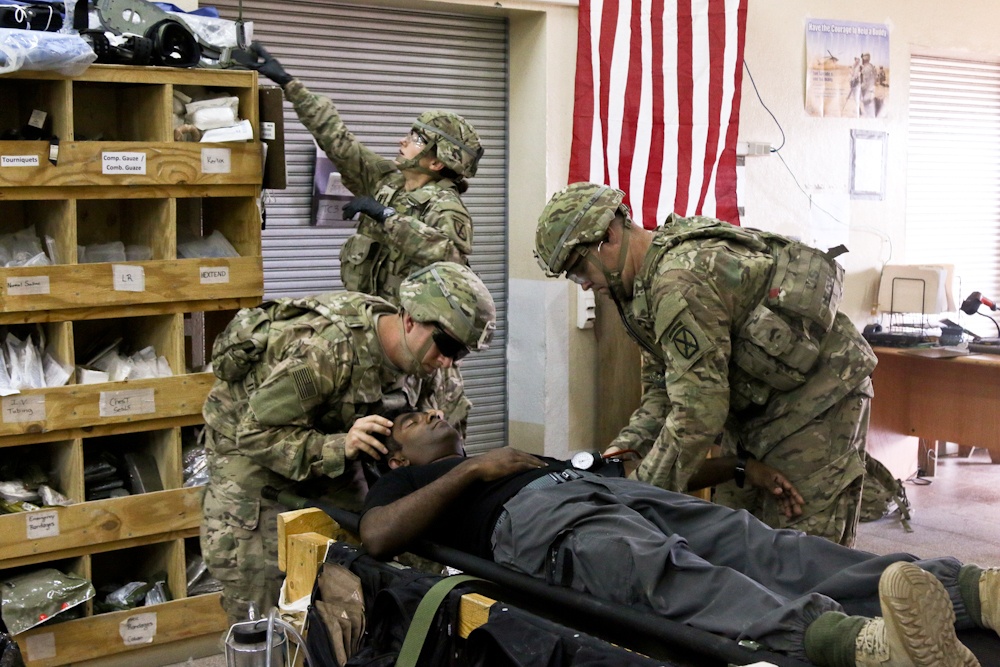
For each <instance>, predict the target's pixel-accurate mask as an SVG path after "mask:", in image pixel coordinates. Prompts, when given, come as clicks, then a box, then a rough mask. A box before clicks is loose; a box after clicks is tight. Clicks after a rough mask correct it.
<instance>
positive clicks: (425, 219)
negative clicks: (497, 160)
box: [234, 42, 483, 304]
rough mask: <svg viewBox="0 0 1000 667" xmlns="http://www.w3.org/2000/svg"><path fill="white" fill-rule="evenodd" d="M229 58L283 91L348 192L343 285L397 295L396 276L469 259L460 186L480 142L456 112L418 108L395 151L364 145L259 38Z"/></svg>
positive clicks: (468, 226) (468, 225) (468, 224)
mask: <svg viewBox="0 0 1000 667" xmlns="http://www.w3.org/2000/svg"><path fill="white" fill-rule="evenodd" d="M234 58H235V59H236V60H237V62H239V63H240V64H241V65H243V66H244V67H248V68H250V69H254V70H257V71H258V72H260V73H261V74H263V75H264V76H266V77H268V78H269V79H271V80H272V81H274V82H275V83H277V84H278V85H279V86H281V87H282V89H284V91H285V97H286V98H288V100H289V101H290V102H291V103H292V104H293V105H294V107H295V112H296V113H297V114H298V116H299V120H301V121H302V124H303V125H305V126H306V129H308V130H309V131H310V132H311V133H312V135H313V137H314V138H315V139H316V142H317V143H318V144H319V146H320V148H322V149H323V150H324V151H325V152H326V154H327V156H328V157H329V158H330V159H331V160H332V161H333V163H334V164H335V165H336V166H337V169H338V170H339V171H340V175H341V179H342V181H343V183H344V185H345V186H347V188H348V189H349V190H350V191H351V192H352V193H354V195H355V197H354V199H352V200H351V201H350V202H349V203H348V204H347V205H346V206H345V207H344V217H345V218H346V219H351V218H353V217H354V215H356V214H357V213H361V214H362V215H361V219H360V222H359V223H358V230H357V233H355V234H354V236H352V237H351V238H350V239H348V240H347V243H345V244H344V248H343V250H342V251H341V253H340V275H341V280H342V281H343V283H344V287H345V288H346V289H348V290H351V291H357V292H365V293H367V294H372V295H374V296H379V297H382V298H383V299H386V300H388V301H391V302H392V303H397V304H398V303H399V284H400V283H401V282H402V281H403V279H404V278H406V276H408V275H409V274H411V273H413V272H414V271H416V270H417V269H421V268H423V267H425V266H427V265H428V264H431V263H432V262H437V261H451V262H458V263H461V264H468V257H469V255H470V254H471V253H472V219H471V217H470V216H469V211H468V210H467V209H466V208H465V204H463V203H462V199H461V194H462V193H463V192H465V191H466V190H467V189H468V187H469V185H468V183H467V181H466V179H467V178H471V177H473V176H475V175H476V169H477V167H478V165H479V159H480V158H481V157H482V155H483V148H482V146H481V145H480V142H479V135H478V134H477V133H476V130H475V129H474V128H473V127H472V125H471V124H470V123H469V122H468V121H467V120H465V119H464V118H462V117H461V116H459V115H457V114H454V113H451V112H448V111H425V112H424V113H422V114H420V116H419V117H418V118H417V119H416V120H415V121H414V123H413V126H412V127H411V129H410V131H409V133H408V134H406V136H404V137H403V138H402V139H401V140H400V141H399V154H398V155H397V156H396V158H395V159H388V158H384V157H382V156H380V155H377V154H375V153H374V152H373V151H371V150H370V149H368V148H366V147H365V146H364V145H363V144H362V143H361V142H359V141H358V140H357V138H356V137H355V136H354V135H353V134H352V133H351V132H350V131H349V130H348V129H347V127H346V126H345V125H344V122H343V120H341V118H340V114H339V113H338V112H337V107H336V106H334V104H333V102H332V101H330V100H329V99H328V98H326V97H323V96H321V95H315V94H313V93H310V92H309V90H308V89H307V88H306V87H305V86H304V85H303V84H302V82H301V81H299V80H298V79H296V78H294V77H293V76H292V75H290V74H288V73H287V72H286V71H285V69H284V67H282V65H281V63H280V62H278V60H277V59H276V58H275V57H274V56H272V55H271V54H270V53H268V51H267V49H265V48H264V47H263V46H262V45H261V44H260V43H258V42H254V43H253V44H251V46H250V49H249V51H248V52H238V53H236V54H234Z"/></svg>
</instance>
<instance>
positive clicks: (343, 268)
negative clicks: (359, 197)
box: [340, 178, 453, 304]
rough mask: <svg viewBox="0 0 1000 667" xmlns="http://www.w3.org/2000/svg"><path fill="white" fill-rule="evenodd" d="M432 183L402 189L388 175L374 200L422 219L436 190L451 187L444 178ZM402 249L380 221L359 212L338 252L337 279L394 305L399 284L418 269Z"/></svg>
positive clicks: (436, 194)
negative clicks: (354, 228) (353, 229)
mask: <svg viewBox="0 0 1000 667" xmlns="http://www.w3.org/2000/svg"><path fill="white" fill-rule="evenodd" d="M436 185H437V187H427V186H424V187H422V188H418V189H416V190H413V191H412V192H404V191H403V190H402V182H401V180H399V179H397V178H391V179H389V180H388V181H387V182H385V183H383V184H382V187H381V188H379V190H378V192H377V193H376V194H375V199H377V200H378V201H379V203H381V204H384V205H386V206H392V207H394V208H395V209H396V212H397V213H399V214H400V215H407V216H412V217H414V218H417V219H419V220H423V218H424V215H425V214H426V213H427V210H428V209H429V208H431V207H432V206H433V205H434V204H435V203H436V202H437V201H438V199H439V198H440V197H439V194H440V190H441V189H442V188H450V187H453V186H452V184H451V181H448V180H443V181H438V182H437V183H436ZM404 250H406V249H405V248H400V247H399V246H398V245H397V244H396V243H394V242H393V241H392V239H390V238H389V234H388V232H386V229H385V225H384V224H382V223H380V222H376V221H375V220H373V219H372V218H370V217H368V216H367V215H362V216H361V221H360V222H359V223H358V231H357V233H355V234H354V235H353V236H351V237H350V238H349V239H347V242H346V243H345V244H344V247H343V249H342V250H341V251H340V278H341V280H343V282H344V287H345V288H347V289H348V290H351V291H353V292H364V293H365V294H374V295H375V296H380V297H382V298H383V299H386V300H388V301H390V302H392V303H397V304H398V303H399V285H400V283H402V282H403V280H405V279H406V277H407V276H408V275H410V274H411V273H413V272H414V271H416V270H417V269H419V268H422V267H420V266H417V265H415V264H413V262H412V260H410V259H409V256H408V254H407V253H405V252H404ZM414 250H415V249H414ZM410 255H412V253H410Z"/></svg>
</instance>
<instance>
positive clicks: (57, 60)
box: [0, 28, 97, 76]
mask: <svg viewBox="0 0 1000 667" xmlns="http://www.w3.org/2000/svg"><path fill="white" fill-rule="evenodd" d="M95 60H97V54H96V53H94V51H93V49H91V48H90V45H89V44H87V42H86V40H84V39H83V38H82V37H80V36H79V35H69V34H63V33H57V32H45V31H42V30H17V29H14V28H0V74H6V73H7V72H16V71H18V70H51V71H54V72H59V73H60V74H62V75H64V76H79V75H81V74H83V73H84V72H85V71H86V70H87V68H88V67H90V64H91V63H92V62H94V61H95Z"/></svg>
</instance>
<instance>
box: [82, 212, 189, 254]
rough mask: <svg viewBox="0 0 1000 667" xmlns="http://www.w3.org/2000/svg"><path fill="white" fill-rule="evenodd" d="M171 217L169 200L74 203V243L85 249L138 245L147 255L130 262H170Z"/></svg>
mask: <svg viewBox="0 0 1000 667" xmlns="http://www.w3.org/2000/svg"><path fill="white" fill-rule="evenodd" d="M174 217H175V207H174V200H173V199H120V200H115V199H86V200H81V201H79V202H78V203H77V223H76V226H77V233H76V235H77V243H78V244H80V245H81V246H84V247H87V246H93V245H96V244H107V243H114V242H120V243H122V244H123V245H124V246H141V247H143V249H144V250H145V249H148V250H149V252H150V253H151V254H150V256H149V257H148V258H145V259H142V260H133V261H132V262H131V263H138V262H139V261H150V260H163V259H174V257H176V246H175V243H174V237H175V235H174ZM91 252H92V251H91ZM80 263H83V262H80ZM89 263H91V264H94V263H98V264H107V263H108V262H89ZM116 263H119V264H126V263H130V262H128V261H125V260H122V261H118V262H116Z"/></svg>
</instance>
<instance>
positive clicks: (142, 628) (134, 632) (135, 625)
mask: <svg viewBox="0 0 1000 667" xmlns="http://www.w3.org/2000/svg"><path fill="white" fill-rule="evenodd" d="M118 634H119V635H121V638H122V642H124V644H125V646H135V645H137V644H152V643H153V638H154V637H156V613H155V612H153V613H149V614H136V615H135V616H129V617H128V618H126V619H125V620H124V621H122V622H121V623H119V624H118Z"/></svg>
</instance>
